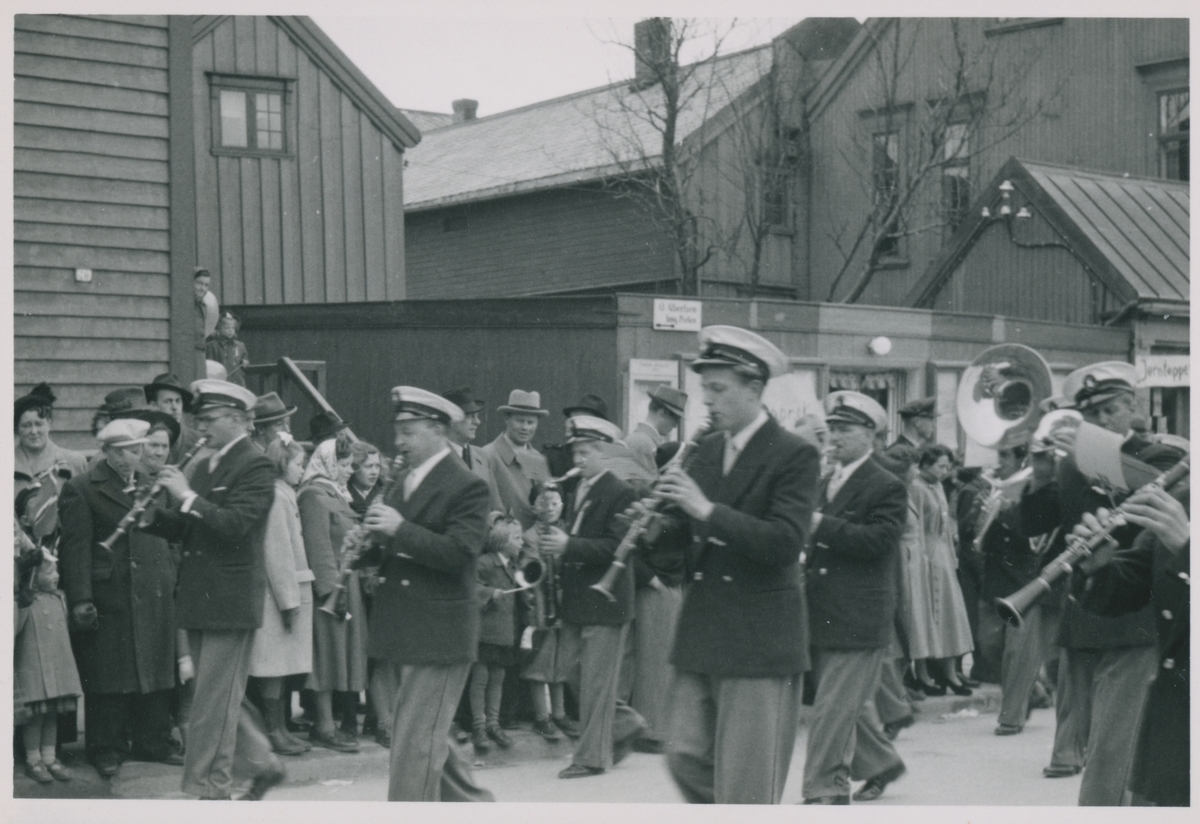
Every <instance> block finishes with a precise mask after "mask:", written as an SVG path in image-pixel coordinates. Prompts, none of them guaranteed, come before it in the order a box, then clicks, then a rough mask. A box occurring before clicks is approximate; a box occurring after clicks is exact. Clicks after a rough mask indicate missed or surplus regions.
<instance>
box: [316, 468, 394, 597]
mask: <svg viewBox="0 0 1200 824" xmlns="http://www.w3.org/2000/svg"><path fill="white" fill-rule="evenodd" d="M403 469H404V458H402V457H400V456H399V455H397V456H396V457H395V458H392V462H391V463H390V464H389V465H388V468H387V472H386V473H385V476H384V485H383V491H381V492H380V493H379V495H378V496H377V497H376V500H380V501H383V500H387V498H388V497H390V496H391V494H392V492H393V491H394V490H395V488H396V484H397V483H399V481H400V476H401V475H403V471H402V470H403ZM374 543H375V533H373V532H371V530H369V529H367V528H366V527H365V526H362V525H361V524H360V525H359V526H356V527H355V528H354V529H352V530H350V531H349V532H347V533H346V537H345V538H343V539H342V548H341V560H340V561H339V562H338V582H337V586H335V587H334V588H333V592H331V593H329V594H328V595H326V596H325V600H324V601H323V602H322V603H321V606H319V607H317V609H319V610H321V612H324V613H328V614H329V615H334V616H336V615H337V614H338V611H337V600H338V596H339V595H340V594H341V592H342V590H344V589H345V588H346V582H347V581H349V580H350V576H351V575H353V574H354V564H355V563H357V562H358V559H359V558H361V557H362V555H363V553H365V552H366V551H367V550H368V549H370V548H371V547H372V545H373V544H374ZM342 617H343V618H344V619H345V620H347V621H349V620H350V613H349V612H347V613H345V614H344V615H342Z"/></svg>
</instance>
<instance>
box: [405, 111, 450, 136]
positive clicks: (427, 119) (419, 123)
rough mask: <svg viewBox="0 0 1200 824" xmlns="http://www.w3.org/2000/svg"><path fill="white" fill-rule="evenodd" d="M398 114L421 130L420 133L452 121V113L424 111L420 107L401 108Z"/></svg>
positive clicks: (438, 127) (441, 126) (442, 126)
mask: <svg viewBox="0 0 1200 824" xmlns="http://www.w3.org/2000/svg"><path fill="white" fill-rule="evenodd" d="M400 114H402V115H404V116H405V117H407V118H408V120H409V122H410V123H412V124H413V125H414V126H416V127H417V128H418V129H420V130H421V133H422V134H424V133H425V132H429V131H432V130H434V129H441V128H444V127H446V126H449V125H450V124H452V123H453V122H454V115H453V114H451V113H449V112H425V111H421V110H420V109H401V110H400Z"/></svg>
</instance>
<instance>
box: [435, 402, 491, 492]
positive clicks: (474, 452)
mask: <svg viewBox="0 0 1200 824" xmlns="http://www.w3.org/2000/svg"><path fill="white" fill-rule="evenodd" d="M442 397H443V398H445V399H446V400H448V401H450V403H452V404H454V405H455V406H457V407H458V408H459V409H461V410H462V411H463V417H462V420H461V421H456V422H455V423H452V424H450V431H449V432H448V433H447V434H448V436H449V438H450V442H451V443H452V444H453V448H454V449H455V450H456V451H457V452H458V454H459V455H461V456H462V459H463V463H464V464H466V465H467V468H468V469H470V470H471V471H472V472H474V473H475V474H476V475H478V476H479V477H480V478H483V482H484V483H485V484H487V485H488V508H489V509H490V510H491V511H492V512H503V511H504V504H503V503H501V501H500V490H499V489H498V488H497V487H496V479H495V478H494V477H492V470H491V468H490V467H489V466H488V461H487V457H486V456H485V455H484V454H483V449H482V448H480V447H477V446H472V444H473V443H474V442H475V433H477V432H478V431H479V425H480V423H482V420H481V418H480V416H479V413H480V412H481V411H483V401H481V400H480V399H478V398H476V397H474V396H473V395H472V394H471V387H469V386H460V387H458V388H457V389H450V390H447V391H445V392H443V393H442Z"/></svg>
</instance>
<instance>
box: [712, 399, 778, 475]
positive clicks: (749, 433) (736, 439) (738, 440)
mask: <svg viewBox="0 0 1200 824" xmlns="http://www.w3.org/2000/svg"><path fill="white" fill-rule="evenodd" d="M769 417H770V416H769V415H767V410H766V409H763V408H762V407H759V409H758V414H757V415H755V417H754V420H752V421H751V422H750V423H749V424H747V425H746V426H744V427H742V429H741V430H740V431H739V432H738V433H737V434H736V435H731V434H729V433H728V432H726V433H725V460H724V466H723V470H724V473H725V474H726V475H728V474H729V470H731V469H733V465H734V464H735V463H737V459H738V456H739V455H741V454H742V450H744V449H745V448H746V444H748V443H749V442H750V439H751V438H753V437H754V435H755V434H756V433H757V432H758V430H760V429H762V428H763V425H764V424H765V423H766V422H767V420H768V418H769Z"/></svg>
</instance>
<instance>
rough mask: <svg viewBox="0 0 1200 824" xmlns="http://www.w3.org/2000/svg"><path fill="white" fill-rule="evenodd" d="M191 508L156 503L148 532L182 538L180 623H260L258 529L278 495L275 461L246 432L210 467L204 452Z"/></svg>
mask: <svg viewBox="0 0 1200 824" xmlns="http://www.w3.org/2000/svg"><path fill="white" fill-rule="evenodd" d="M191 487H192V491H194V492H195V493H196V494H197V496H198V497H197V498H196V500H195V501H194V502H193V504H192V507H191V509H190V511H189V512H187V513H184V512H181V511H178V510H169V511H167V510H162V509H155V510H152V511H150V512H149V513H148V516H149V518H150V525H149V526H148V527H147V531H148V532H153V533H154V534H157V535H160V536H162V537H164V538H166V539H167V540H169V541H176V542H179V543H181V544H182V545H183V552H182V556H183V557H182V561H181V562H180V565H179V585H178V587H177V594H176V599H175V624H176V626H177V627H179V628H180V629H196V630H250V629H257V628H258V627H259V625H260V624H261V623H262V607H263V598H264V597H265V596H264V589H265V588H266V575H265V572H264V569H263V533H264V532H265V530H266V526H267V515H268V513H269V512H270V510H271V504H272V502H273V501H274V500H275V468H274V467H273V466H272V465H271V462H270V461H268V460H267V459H266V457H265V456H264V455H263V454H262V453H261V452H260V451H259V450H258V448H257V447H255V446H254V445H253V444H252V443H251V442H250V439H249V438H243V439H241V440H240V441H238V442H237V443H235V444H234V445H233V446H232V447H230V449H229V451H228V452H227V453H225V455H224V456H223V457H222V458H221V460H220V462H219V463H218V464H217V467H216V469H215V470H214V471H210V470H209V468H208V461H207V460H201V461H199V462H198V465H197V466H196V470H195V472H194V474H193V475H192V479H191Z"/></svg>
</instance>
